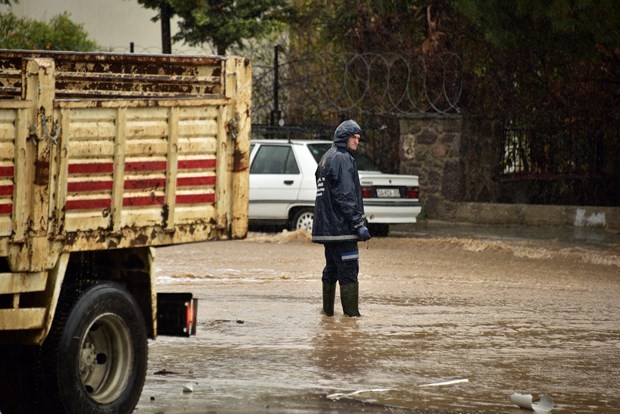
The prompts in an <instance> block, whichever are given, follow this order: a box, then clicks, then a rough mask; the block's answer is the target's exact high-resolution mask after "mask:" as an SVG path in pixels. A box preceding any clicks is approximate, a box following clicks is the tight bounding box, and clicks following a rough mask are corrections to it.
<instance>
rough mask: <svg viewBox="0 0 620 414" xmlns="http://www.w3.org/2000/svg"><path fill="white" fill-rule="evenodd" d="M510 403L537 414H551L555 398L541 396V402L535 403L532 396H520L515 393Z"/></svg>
mask: <svg viewBox="0 0 620 414" xmlns="http://www.w3.org/2000/svg"><path fill="white" fill-rule="evenodd" d="M510 401H512V402H513V403H514V404H516V405H517V406H518V407H519V408H522V409H525V410H531V411H534V412H535V413H536V414H549V413H550V412H551V410H552V409H553V398H551V397H548V396H546V395H541V396H540V401H538V402H536V403H535V402H533V397H532V394H519V393H517V392H515V393H514V394H512V395H511V396H510Z"/></svg>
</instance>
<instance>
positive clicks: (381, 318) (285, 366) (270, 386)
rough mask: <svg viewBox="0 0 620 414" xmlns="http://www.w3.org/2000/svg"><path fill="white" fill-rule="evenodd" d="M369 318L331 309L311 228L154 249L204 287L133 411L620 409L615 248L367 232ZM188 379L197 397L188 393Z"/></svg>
mask: <svg viewBox="0 0 620 414" xmlns="http://www.w3.org/2000/svg"><path fill="white" fill-rule="evenodd" d="M360 255H361V257H360V312H361V313H362V317H361V318H346V317H344V316H342V311H341V308H340V304H339V301H338V299H337V300H336V315H335V316H334V317H332V318H329V317H326V316H323V315H322V314H321V312H320V309H321V286H320V284H321V282H320V273H321V270H322V267H323V260H324V259H323V249H322V246H320V245H316V244H313V243H311V242H310V240H309V239H308V236H307V234H305V233H303V232H301V233H300V232H283V233H268V234H267V233H257V232H253V233H250V234H249V236H248V238H247V239H246V240H237V241H218V242H209V243H198V244H190V245H183V246H172V247H165V248H159V249H157V252H156V269H157V275H158V276H157V278H158V283H159V290H160V291H191V292H193V293H194V295H195V296H196V297H198V298H199V321H198V325H197V335H196V336H195V337H192V338H189V339H182V338H169V337H158V338H157V339H156V340H155V341H151V342H150V344H149V352H150V356H149V369H148V374H147V380H146V384H145V387H144V391H143V393H142V397H141V399H140V402H139V404H138V407H137V408H136V411H135V412H136V413H253V412H257V413H263V412H264V413H349V412H366V413H383V412H390V413H400V412H402V413H410V412H411V413H515V414H517V413H523V412H527V411H523V410H520V409H519V408H517V407H516V406H515V405H514V404H512V403H511V401H510V396H511V395H512V394H513V393H515V392H519V393H528V394H532V395H533V397H534V400H538V399H539V398H540V396H541V395H547V396H550V397H551V398H553V400H554V409H553V411H552V413H620V395H619V394H618V391H619V390H620V386H619V384H620V246H617V245H605V246H585V245H567V244H562V243H558V242H554V241H531V240H530V241H527V240H491V239H476V238H472V237H413V238H408V237H389V238H376V239H372V240H370V242H368V243H365V244H362V243H360ZM190 390H191V392H189V391H190Z"/></svg>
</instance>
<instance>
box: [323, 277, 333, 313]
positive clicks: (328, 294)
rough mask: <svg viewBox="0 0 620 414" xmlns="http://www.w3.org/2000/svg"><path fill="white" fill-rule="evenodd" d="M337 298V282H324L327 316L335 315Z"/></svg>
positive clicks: (324, 303) (324, 307)
mask: <svg viewBox="0 0 620 414" xmlns="http://www.w3.org/2000/svg"><path fill="white" fill-rule="evenodd" d="M335 300H336V284H335V283H326V282H323V312H324V313H325V315H327V316H334V301H335Z"/></svg>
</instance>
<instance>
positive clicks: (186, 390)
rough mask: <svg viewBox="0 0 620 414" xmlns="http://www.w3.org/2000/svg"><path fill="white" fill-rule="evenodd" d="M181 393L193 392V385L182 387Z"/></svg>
mask: <svg viewBox="0 0 620 414" xmlns="http://www.w3.org/2000/svg"><path fill="white" fill-rule="evenodd" d="M183 392H194V385H193V384H185V385H184V386H183Z"/></svg>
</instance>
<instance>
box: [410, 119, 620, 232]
mask: <svg viewBox="0 0 620 414" xmlns="http://www.w3.org/2000/svg"><path fill="white" fill-rule="evenodd" d="M501 151H502V131H501V126H500V125H498V124H497V123H493V122H489V121H485V120H478V119H469V118H464V117H461V116H447V117H411V118H403V119H401V120H400V148H399V157H400V168H399V172H400V173H401V174H414V175H417V176H419V180H420V201H421V202H422V215H421V218H428V219H435V220H447V221H461V222H470V223H479V224H494V225H497V224H503V225H536V226H541V225H568V226H570V225H572V226H598V227H604V228H606V229H609V230H614V231H615V230H620V208H617V207H592V206H589V207H580V206H554V205H531V204H523V203H516V204H506V203H500V202H499V201H501V197H502V195H501V189H500V186H499V180H498V177H499V175H500V173H501V171H500V170H499V168H501V167H500V156H501Z"/></svg>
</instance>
